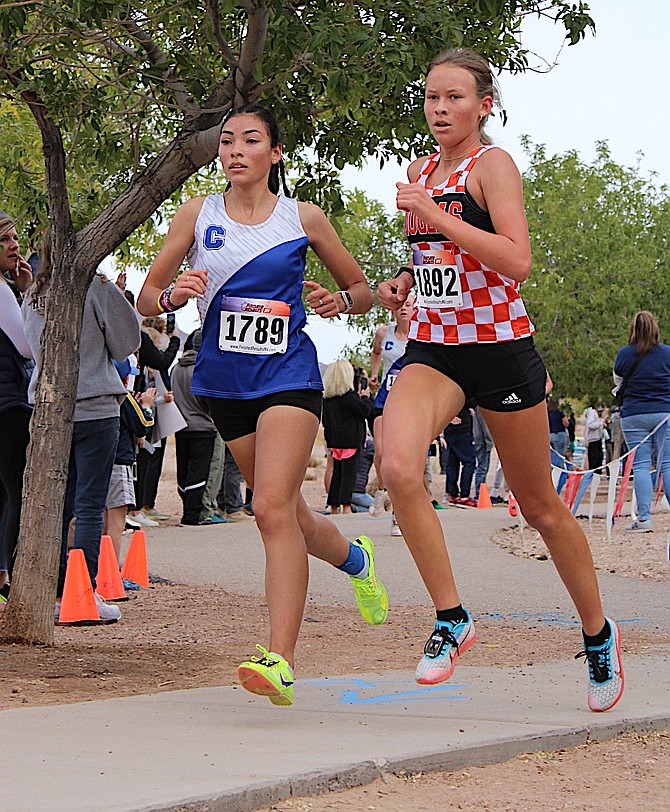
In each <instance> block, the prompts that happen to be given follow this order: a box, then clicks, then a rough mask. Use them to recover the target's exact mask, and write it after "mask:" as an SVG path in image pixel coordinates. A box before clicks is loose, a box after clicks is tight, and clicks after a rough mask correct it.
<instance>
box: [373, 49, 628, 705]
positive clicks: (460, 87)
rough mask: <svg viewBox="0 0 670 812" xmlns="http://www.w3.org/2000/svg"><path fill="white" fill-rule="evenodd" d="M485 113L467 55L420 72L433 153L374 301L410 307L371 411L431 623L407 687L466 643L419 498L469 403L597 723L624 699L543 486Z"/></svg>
mask: <svg viewBox="0 0 670 812" xmlns="http://www.w3.org/2000/svg"><path fill="white" fill-rule="evenodd" d="M496 101H497V93H496V88H495V82H494V79H493V76H492V73H491V70H490V68H489V66H488V64H487V63H486V62H485V61H484V60H483V59H482V58H481V57H480V56H479V55H478V54H476V53H474V52H472V51H469V50H467V49H457V50H455V51H450V52H447V53H446V54H442V55H441V56H439V57H437V58H436V59H434V60H433V62H432V63H431V65H430V66H429V69H428V75H427V80H426V95H425V102H424V112H425V116H426V120H427V122H428V126H429V128H430V131H431V133H432V135H433V137H434V138H435V140H436V141H437V143H438V145H439V152H437V153H436V154H435V155H431V156H429V157H427V158H419V159H417V160H415V161H414V162H413V163H412V164H411V165H410V167H409V171H408V178H409V183H398V184H397V187H398V194H397V204H398V208H399V209H401V210H403V211H404V212H405V215H406V230H407V235H408V238H409V242H410V246H411V248H412V252H413V262H412V266H413V267H412V268H411V269H409V270H401V272H400V273H399V274H398V276H397V277H396V278H395V279H393V280H391V281H387V282H383V283H382V284H381V285H380V287H379V290H378V295H379V299H380V301H381V302H382V304H383V305H385V306H386V307H388V308H390V309H391V310H397V309H398V308H399V307H400V306H401V305H402V303H403V302H404V301H405V299H406V298H407V296H408V294H409V292H410V289H411V288H412V287H413V286H414V293H415V295H416V307H415V311H414V314H413V316H412V321H411V322H410V331H409V342H408V346H407V352H406V355H405V361H404V364H403V368H402V370H401V371H400V374H399V375H398V378H397V379H396V382H395V384H394V386H393V389H392V390H391V392H390V394H389V397H388V400H387V403H386V407H385V409H384V425H383V434H384V458H383V461H382V471H383V477H384V482H385V483H386V485H387V487H388V490H389V493H390V496H391V499H392V501H393V505H394V507H395V512H396V517H397V520H398V523H399V524H400V527H401V528H402V532H403V535H404V537H405V540H406V542H407V544H408V546H409V548H410V551H411V553H412V556H413V558H414V560H415V562H416V564H417V566H418V568H419V572H420V573H421V576H422V578H423V580H424V583H425V585H426V588H427V589H428V592H429V593H430V596H431V598H432V600H433V602H434V604H435V608H436V610H437V621H436V623H435V628H434V630H433V633H432V634H431V636H430V638H429V640H428V642H427V643H426V646H425V649H424V656H423V658H422V659H421V661H420V663H419V665H418V667H417V674H416V678H417V681H418V682H421V683H427V684H433V683H438V682H442V681H444V680H446V679H448V678H449V677H450V676H451V674H452V673H453V670H454V665H455V662H456V659H457V657H458V655H459V653H462V652H463V651H464V650H466V649H467V648H468V647H469V646H470V645H472V643H473V642H474V640H475V629H474V625H473V623H472V619H471V618H470V615H469V613H468V612H467V610H466V609H464V608H463V606H462V604H461V600H460V597H459V594H458V591H457V588H456V584H455V581H454V576H453V573H452V569H451V564H450V561H449V555H448V553H447V548H446V545H445V540H444V535H443V532H442V527H441V524H440V520H439V518H438V516H437V514H436V513H435V510H434V509H433V507H432V506H431V503H430V500H429V498H428V496H427V495H426V493H425V491H424V489H423V487H422V484H421V474H422V471H423V466H424V463H425V457H426V449H427V448H428V446H429V445H430V443H431V441H432V439H433V438H434V437H435V436H437V435H438V434H439V433H440V431H441V430H442V428H443V427H444V426H446V425H447V424H448V423H449V422H450V421H451V420H452V419H453V418H454V416H455V415H456V414H457V413H458V412H459V410H460V409H461V408H462V406H463V404H464V403H465V401H466V399H469V398H474V399H475V400H476V401H477V403H478V405H479V406H480V409H481V412H482V415H483V416H484V418H485V420H486V423H487V425H488V427H489V428H490V430H491V434H492V435H493V439H494V441H495V444H496V448H497V450H498V454H499V456H500V460H501V462H502V465H503V469H504V472H505V477H506V478H507V483H508V485H509V488H510V490H511V491H513V492H514V495H515V497H516V499H517V500H518V503H519V506H520V508H521V510H522V512H523V515H524V517H525V518H526V520H527V521H528V522H529V523H530V524H531V526H533V527H535V528H536V529H537V530H538V531H539V532H540V533H541V535H542V538H543V539H544V541H545V543H546V544H547V547H548V548H549V550H550V552H551V557H552V559H553V561H554V563H555V565H556V567H557V569H558V572H559V574H560V576H561V578H562V580H563V582H564V584H565V586H566V588H567V590H568V592H569V593H570V596H571V597H572V600H573V601H574V604H575V606H576V608H577V611H578V613H579V616H580V619H581V622H582V627H583V634H584V647H585V649H584V652H583V654H584V655H585V656H586V658H587V661H588V665H589V691H588V700H589V706H590V707H591V709H592V710H595V711H602V710H607V709H608V708H610V707H612V706H613V705H614V704H615V703H616V702H617V701H618V700H619V698H620V696H621V694H622V692H623V671H622V668H621V659H620V642H619V630H618V627H617V625H616V623H614V621H611V620H609V619H606V618H605V616H604V615H603V610H602V606H601V602H600V594H599V589H598V582H597V579H596V574H595V570H594V566H593V561H592V559H591V553H590V551H589V546H588V543H587V540H586V537H585V536H584V533H583V532H582V530H581V528H580V527H579V525H578V523H577V522H576V520H575V519H574V517H573V516H572V514H571V513H570V512H569V511H568V510H567V508H566V507H565V505H564V504H563V502H562V501H561V500H560V498H559V496H558V495H557V493H556V489H555V487H554V486H553V483H552V480H551V467H550V458H549V430H548V424H547V410H546V405H545V402H544V401H545V382H546V370H545V368H544V364H543V363H542V360H541V358H540V356H539V355H538V353H537V351H536V349H535V346H534V344H533V338H532V334H533V332H534V327H533V325H532V324H531V322H530V320H529V318H528V315H527V314H526V310H525V307H524V305H523V302H522V300H521V298H520V296H519V284H520V283H521V282H523V281H524V280H525V279H527V278H528V275H529V273H530V269H531V253H530V240H529V236H528V226H527V223H526V217H525V214H524V207H523V195H522V183H521V177H520V175H519V172H518V170H517V168H516V166H515V164H514V162H513V160H512V158H511V157H510V156H509V155H508V154H507V153H506V152H504V151H503V150H502V149H499V148H495V147H492V146H491V145H490V141H489V139H488V137H487V136H486V134H485V133H484V131H483V126H484V124H485V122H486V120H487V118H488V116H489V114H490V112H491V109H492V106H493V104H494V102H496ZM418 393H420V395H421V396H420V397H417V394H418Z"/></svg>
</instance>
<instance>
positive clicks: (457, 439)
mask: <svg viewBox="0 0 670 812" xmlns="http://www.w3.org/2000/svg"><path fill="white" fill-rule="evenodd" d="M475 460H476V456H475V441H474V439H473V437H472V434H471V433H470V432H465V433H464V434H453V435H450V436H448V437H447V485H446V490H447V494H448V495H449V496H461V497H467V496H470V487H471V486H472V476H473V474H474V473H475ZM461 466H463V467H462V468H461ZM459 473H460V482H459Z"/></svg>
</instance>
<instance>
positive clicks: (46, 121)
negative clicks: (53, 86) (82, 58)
mask: <svg viewBox="0 0 670 812" xmlns="http://www.w3.org/2000/svg"><path fill="white" fill-rule="evenodd" d="M0 69H2V70H3V72H4V73H5V75H6V76H7V78H8V79H9V81H10V83H11V84H12V85H13V86H14V87H15V88H16V89H17V90H18V92H19V93H20V95H21V98H22V99H23V101H24V102H25V103H26V105H27V106H28V108H29V110H30V112H31V113H32V115H33V118H34V119H35V123H36V124H37V126H38V128H39V131H40V134H41V136H42V152H43V154H44V166H45V171H46V181H47V190H48V195H49V219H50V220H51V222H52V224H53V226H54V228H53V232H54V245H53V248H54V250H56V251H59V250H60V251H64V249H65V246H66V244H67V243H68V242H69V241H70V239H71V237H72V231H73V228H72V211H71V209H70V200H69V197H68V193H67V180H66V175H65V147H64V146H63V136H62V133H61V131H60V127H58V125H57V124H56V122H55V121H54V120H53V119H52V118H50V117H49V115H48V113H47V109H46V105H45V104H44V103H43V102H42V100H41V99H40V98H39V97H38V96H37V94H36V93H35V92H34V91H32V90H21V89H20V86H21V84H22V82H23V81H24V79H23V77H22V76H21V75H19V74H16V73H13V72H12V71H10V70H9V67H8V65H7V61H6V59H5V58H4V57H3V58H2V59H1V60H0Z"/></svg>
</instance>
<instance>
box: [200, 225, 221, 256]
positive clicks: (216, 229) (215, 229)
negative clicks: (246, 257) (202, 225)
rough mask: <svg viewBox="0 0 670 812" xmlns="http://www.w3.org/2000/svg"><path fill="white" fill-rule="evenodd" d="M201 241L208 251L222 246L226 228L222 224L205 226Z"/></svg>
mask: <svg viewBox="0 0 670 812" xmlns="http://www.w3.org/2000/svg"><path fill="white" fill-rule="evenodd" d="M202 243H203V245H204V246H205V248H207V249H209V250H210V251H216V249H217V248H223V246H224V245H225V244H226V229H225V228H224V227H223V226H207V230H206V231H205V236H204V238H203V241H202Z"/></svg>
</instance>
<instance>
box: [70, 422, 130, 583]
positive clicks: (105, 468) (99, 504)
mask: <svg viewBox="0 0 670 812" xmlns="http://www.w3.org/2000/svg"><path fill="white" fill-rule="evenodd" d="M118 442H119V418H118V417H106V418H104V419H102V420H81V421H79V422H77V423H75V424H74V426H73V428H72V444H71V445H70V462H69V465H68V472H67V487H66V490H65V504H64V506H63V539H62V544H61V555H60V571H59V574H58V592H57V594H58V595H59V596H60V595H62V594H63V584H64V583H65V570H66V568H67V535H68V529H69V527H70V521H71V520H72V518H73V517H74V516H76V517H77V521H76V522H75V528H74V546H75V548H77V549H80V550H83V551H84V558H85V559H86V566H87V568H88V574H89V575H90V576H91V583H92V584H93V588H94V589H95V576H96V575H97V574H98V556H99V555H100V536H101V535H102V514H103V511H104V509H105V501H106V500H107V491H108V490H109V480H110V479H111V476H112V466H113V465H114V457H115V455H116V446H117V444H118Z"/></svg>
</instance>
